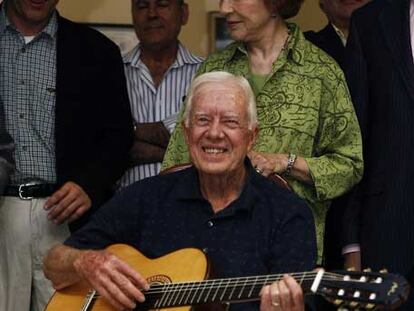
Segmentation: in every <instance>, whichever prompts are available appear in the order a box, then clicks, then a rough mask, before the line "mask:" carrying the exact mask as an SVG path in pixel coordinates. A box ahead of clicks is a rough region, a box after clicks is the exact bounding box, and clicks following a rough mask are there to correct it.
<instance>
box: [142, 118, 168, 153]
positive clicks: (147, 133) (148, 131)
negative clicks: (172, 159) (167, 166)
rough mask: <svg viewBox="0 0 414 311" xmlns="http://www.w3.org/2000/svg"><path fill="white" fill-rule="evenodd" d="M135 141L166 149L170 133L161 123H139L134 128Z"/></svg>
mask: <svg viewBox="0 0 414 311" xmlns="http://www.w3.org/2000/svg"><path fill="white" fill-rule="evenodd" d="M135 140H136V141H137V140H138V141H143V142H146V143H149V144H151V145H154V146H158V147H161V148H164V149H165V148H167V146H168V142H169V140H170V133H169V132H168V130H167V129H166V127H165V126H164V124H163V123H162V122H152V123H139V124H136V126H135Z"/></svg>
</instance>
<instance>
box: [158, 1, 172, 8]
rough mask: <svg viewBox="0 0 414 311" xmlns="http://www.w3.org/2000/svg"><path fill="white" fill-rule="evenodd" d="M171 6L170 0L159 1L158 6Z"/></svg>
mask: <svg viewBox="0 0 414 311" xmlns="http://www.w3.org/2000/svg"><path fill="white" fill-rule="evenodd" d="M169 5H170V1H168V0H160V1H157V6H160V7H167V6H169Z"/></svg>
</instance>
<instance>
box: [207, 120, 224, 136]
mask: <svg viewBox="0 0 414 311" xmlns="http://www.w3.org/2000/svg"><path fill="white" fill-rule="evenodd" d="M208 136H209V137H210V138H216V139H217V138H222V137H224V133H223V127H222V124H221V123H220V120H214V121H213V122H212V123H211V124H210V127H209V129H208Z"/></svg>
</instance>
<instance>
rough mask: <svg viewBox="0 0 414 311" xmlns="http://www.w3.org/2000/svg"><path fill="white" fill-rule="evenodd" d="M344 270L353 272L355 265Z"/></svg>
mask: <svg viewBox="0 0 414 311" xmlns="http://www.w3.org/2000/svg"><path fill="white" fill-rule="evenodd" d="M346 271H349V272H353V271H356V269H355V267H349V268H348V269H346Z"/></svg>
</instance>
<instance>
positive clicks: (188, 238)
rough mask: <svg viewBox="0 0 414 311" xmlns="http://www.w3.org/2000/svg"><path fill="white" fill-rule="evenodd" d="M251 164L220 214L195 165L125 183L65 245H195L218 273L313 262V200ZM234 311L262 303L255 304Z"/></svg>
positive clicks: (151, 249) (151, 253)
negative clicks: (238, 190) (236, 193)
mask: <svg viewBox="0 0 414 311" xmlns="http://www.w3.org/2000/svg"><path fill="white" fill-rule="evenodd" d="M247 166H248V168H247V170H248V172H247V178H246V184H245V185H244V188H243V190H242V192H241V194H240V196H239V198H237V199H236V200H235V201H233V202H232V203H230V204H229V205H228V206H227V207H226V208H224V209H222V210H221V211H219V212H217V213H214V211H213V208H212V206H211V204H210V203H209V202H208V201H207V200H206V199H204V197H203V195H202V193H201V191H200V184H199V179H198V173H197V170H196V169H194V168H193V167H192V168H189V169H186V170H184V171H180V172H176V173H172V174H168V175H161V176H160V175H158V176H155V177H152V178H147V179H144V180H142V181H140V182H137V183H135V184H133V185H132V186H130V187H129V188H126V189H124V190H122V191H121V192H120V193H118V194H117V195H116V196H115V197H114V198H113V199H112V200H111V201H110V202H108V203H107V204H106V205H104V206H103V207H102V208H101V209H100V210H99V211H98V212H97V214H95V216H94V218H93V219H92V220H91V221H90V222H89V223H88V224H87V225H86V226H85V227H83V228H82V229H81V230H79V231H77V232H75V233H74V235H72V236H71V237H70V238H69V239H68V240H67V241H66V242H65V244H66V245H69V246H72V247H76V248H81V249H87V248H92V249H101V248H104V247H107V246H109V245H110V244H114V243H125V244H129V245H131V246H133V247H135V248H136V249H138V250H140V251H141V252H142V253H143V254H144V255H146V256H147V257H150V258H156V257H160V256H163V255H165V254H167V253H170V252H172V251H175V250H178V249H181V248H188V247H195V248H198V249H200V250H203V251H204V252H205V253H207V256H208V257H209V259H210V260H211V262H212V265H213V270H214V271H215V273H216V276H217V277H240V276H250V275H259V274H260V275H261V274H269V273H282V272H297V271H301V270H309V269H312V268H313V267H314V265H315V259H316V242H315V227H314V222H313V216H312V212H311V211H310V209H309V207H308V206H307V205H306V203H305V202H304V201H302V200H300V199H299V198H298V197H297V196H296V195H295V194H294V193H292V192H289V191H287V190H285V189H282V188H279V187H278V186H276V185H275V184H273V182H271V181H270V180H268V179H266V178H265V177H263V176H261V175H259V174H258V173H256V172H255V171H254V169H253V168H252V167H251V165H250V164H247ZM231 310H258V303H247V304H234V305H233V306H232V307H231Z"/></svg>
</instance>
